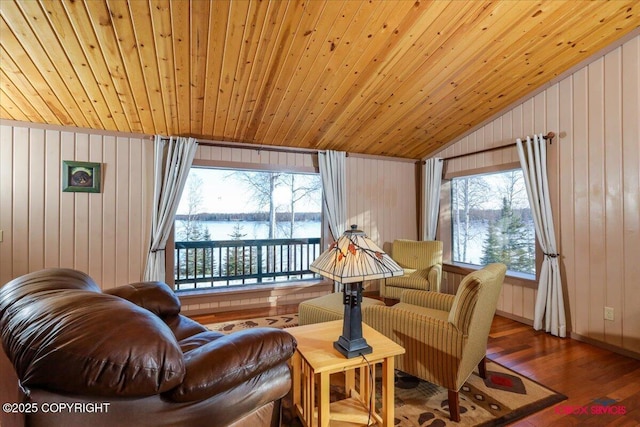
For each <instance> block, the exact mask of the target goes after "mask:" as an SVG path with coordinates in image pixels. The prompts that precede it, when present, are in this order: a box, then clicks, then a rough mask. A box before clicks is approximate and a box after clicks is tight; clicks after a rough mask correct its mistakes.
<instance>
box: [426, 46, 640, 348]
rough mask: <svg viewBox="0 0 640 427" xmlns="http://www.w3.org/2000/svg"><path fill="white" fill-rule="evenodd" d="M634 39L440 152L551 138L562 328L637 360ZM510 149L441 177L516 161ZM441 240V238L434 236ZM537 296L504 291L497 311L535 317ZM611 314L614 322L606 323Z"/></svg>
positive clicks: (638, 130) (639, 173)
mask: <svg viewBox="0 0 640 427" xmlns="http://www.w3.org/2000/svg"><path fill="white" fill-rule="evenodd" d="M639 70H640V37H635V38H633V39H631V40H630V41H627V42H626V43H625V44H623V45H622V46H620V47H618V48H616V49H615V50H612V51H611V52H609V53H607V54H606V55H604V56H601V57H599V58H597V59H595V60H594V61H592V62H591V63H590V64H588V65H586V66H584V67H583V68H580V69H578V70H577V71H575V72H574V73H573V74H571V75H570V76H568V77H566V78H564V79H562V80H560V81H559V82H557V83H556V84H553V85H552V86H550V87H548V88H547V89H546V90H544V91H543V92H541V93H539V94H537V95H536V96H534V97H532V98H530V99H528V100H526V101H525V102H523V103H521V104H519V105H517V106H516V107H514V108H513V109H511V110H509V111H507V112H506V113H504V114H503V115H501V116H500V117H498V118H496V119H495V120H493V121H491V122H489V123H487V124H486V125H484V126H483V127H482V128H480V129H478V130H476V131H474V132H473V133H471V134H469V135H468V136H466V137H464V138H462V139H460V140H458V141H456V142H455V143H454V144H453V145H451V146H449V147H448V148H447V149H446V150H444V151H442V152H440V153H438V156H439V157H447V156H452V155H457V154H462V153H467V152H472V151H474V150H478V149H482V148H488V147H493V146H498V145H503V144H505V143H508V142H510V141H513V140H515V138H517V137H521V136H525V135H532V134H533V133H545V134H546V132H547V131H553V132H555V133H556V135H558V137H557V138H556V139H554V141H553V143H552V144H550V145H548V148H549V153H548V155H549V158H548V173H549V185H550V191H551V196H552V204H553V214H554V221H555V226H556V235H557V236H558V245H559V251H560V254H561V256H562V258H561V269H562V278H563V281H564V288H565V297H566V306H567V307H566V308H567V315H568V324H569V327H570V330H571V331H572V332H573V333H574V334H577V335H579V336H580V337H584V338H587V339H590V340H593V341H597V342H602V343H605V344H608V345H611V346H615V347H619V348H622V349H626V350H630V351H634V352H640V262H638V259H639V258H638V254H640V71H639ZM515 153H516V150H515V147H514V148H513V149H507V150H502V151H496V152H492V153H486V154H480V155H474V156H468V157H464V158H460V159H456V160H452V161H450V162H448V165H447V172H448V173H458V172H461V171H465V170H473V169H476V168H482V167H489V166H494V165H497V164H504V163H509V162H512V161H517V157H516V154H515ZM441 232H443V231H442V230H441ZM534 303H535V292H531V291H529V290H527V289H524V288H521V287H518V286H512V285H509V284H508V283H507V284H506V285H505V288H504V290H503V293H502V299H501V302H500V307H499V309H500V310H501V311H504V312H506V313H510V314H513V315H514V316H521V317H524V318H526V319H532V318H533V306H534ZM605 306H608V307H613V309H614V313H615V319H614V321H605V320H604V307H605Z"/></svg>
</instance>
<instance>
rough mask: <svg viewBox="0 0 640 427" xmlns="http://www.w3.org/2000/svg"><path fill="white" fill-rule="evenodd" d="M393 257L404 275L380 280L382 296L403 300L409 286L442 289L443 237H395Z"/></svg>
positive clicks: (423, 289) (391, 252)
mask: <svg viewBox="0 0 640 427" xmlns="http://www.w3.org/2000/svg"><path fill="white" fill-rule="evenodd" d="M389 255H391V258H393V260H394V261H395V262H397V263H398V264H399V265H400V267H402V268H403V269H404V276H398V277H390V278H388V279H384V280H382V281H381V283H380V296H381V297H383V298H392V299H400V295H401V294H402V291H404V290H405V289H418V290H422V291H434V292H439V291H440V280H441V277H442V242H441V241H439V240H427V241H415V240H404V239H400V240H395V241H394V242H393V244H392V246H391V251H390V254H389Z"/></svg>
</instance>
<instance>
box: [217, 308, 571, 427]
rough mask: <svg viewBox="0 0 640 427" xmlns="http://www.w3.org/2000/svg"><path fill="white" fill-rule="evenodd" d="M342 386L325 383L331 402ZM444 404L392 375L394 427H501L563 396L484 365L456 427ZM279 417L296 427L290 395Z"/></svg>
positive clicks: (421, 385) (440, 393) (274, 320)
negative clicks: (485, 375)
mask: <svg viewBox="0 0 640 427" xmlns="http://www.w3.org/2000/svg"><path fill="white" fill-rule="evenodd" d="M297 323H298V316H297V314H296V315H283V316H272V317H266V318H257V319H250V320H238V321H236V322H224V323H217V324H212V325H205V326H207V327H208V328H209V329H212V330H219V331H221V332H225V333H227V332H233V331H236V330H240V329H247V328H252V327H257V326H271V327H277V328H286V327H291V326H297ZM377 371H379V370H377ZM343 380H344V379H343V377H342V376H341V375H334V376H332V377H331V382H332V384H331V400H332V401H335V400H340V399H343V398H344V393H345V391H344V382H343ZM356 383H357V381H356ZM376 384H377V386H379V385H380V381H376ZM379 396H380V390H376V400H377V403H378V404H379ZM447 399H448V395H447V390H446V389H443V388H442V387H438V386H436V385H434V384H431V383H429V382H426V381H422V380H420V379H418V378H415V377H412V376H410V375H407V374H405V373H403V372H400V371H396V379H395V426H401V427H409V426H410V427H427V426H429V427H444V426H458V427H461V426H464V427H467V426H478V427H494V426H505V425H508V424H509V423H512V422H514V421H516V420H519V419H522V418H524V417H526V416H528V415H531V414H533V413H535V412H538V411H540V410H542V409H545V408H548V407H550V406H552V405H554V404H556V403H558V402H561V401H562V400H565V399H566V396H564V395H562V394H559V393H556V392H554V391H553V390H550V389H548V388H547V387H545V386H543V385H541V384H539V383H537V382H535V381H533V380H531V379H529V378H527V377H525V376H523V375H520V374H518V373H517V372H515V371H512V370H510V369H508V368H506V367H504V366H502V365H500V364H498V363H497V362H493V361H491V360H488V361H487V379H485V380H483V379H482V378H480V377H479V376H478V375H476V374H473V375H471V377H469V380H468V381H467V382H466V383H465V384H464V386H463V387H462V389H461V390H460V418H461V420H460V422H459V423H454V422H452V421H451V420H449V406H448V400H447ZM282 417H283V422H282V426H291V427H299V426H301V423H300V421H299V420H298V418H297V417H296V416H295V414H294V412H293V409H292V404H291V395H290V394H289V395H287V396H286V397H285V399H284V400H283V413H282Z"/></svg>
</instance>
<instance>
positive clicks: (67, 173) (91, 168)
mask: <svg viewBox="0 0 640 427" xmlns="http://www.w3.org/2000/svg"><path fill="white" fill-rule="evenodd" d="M100 166H101V165H100V163H92V162H73V161H70V160H63V161H62V191H65V192H69V191H71V192H80V193H99V192H100V176H101V175H100Z"/></svg>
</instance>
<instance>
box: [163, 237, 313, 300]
mask: <svg viewBox="0 0 640 427" xmlns="http://www.w3.org/2000/svg"><path fill="white" fill-rule="evenodd" d="M319 255H320V238H298V239H259V240H215V241H205V242H176V243H175V264H174V266H175V283H176V291H183V290H193V289H211V288H220V287H230V286H242V285H247V284H261V283H265V282H268V283H273V282H279V281H286V280H293V279H298V280H300V279H311V278H314V277H317V276H316V275H315V274H314V273H313V272H312V271H311V270H309V265H311V263H312V262H313V260H315V259H316V257H318V256H319Z"/></svg>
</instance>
